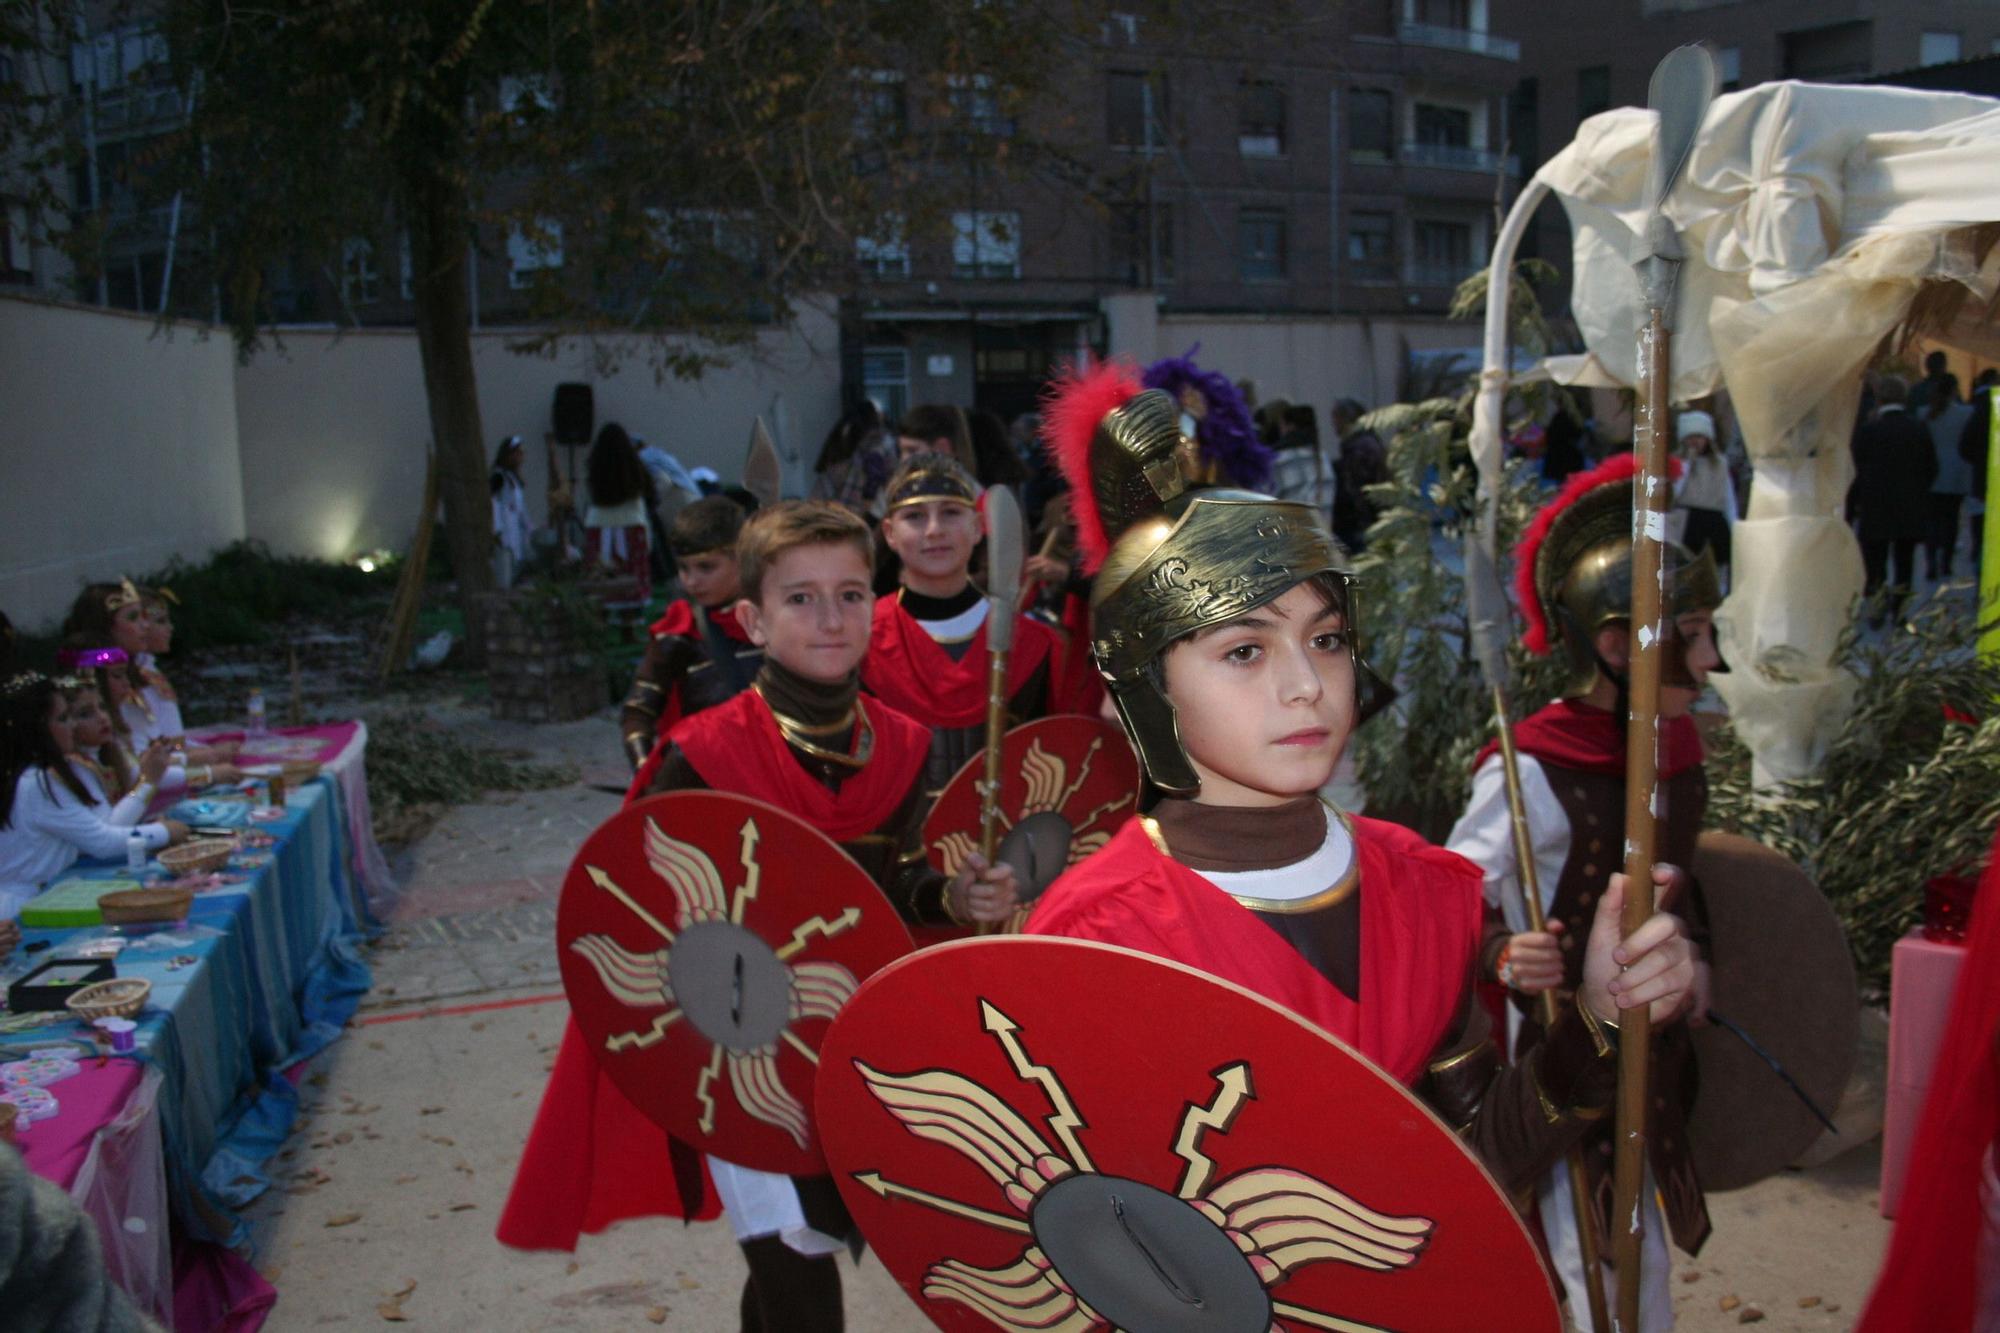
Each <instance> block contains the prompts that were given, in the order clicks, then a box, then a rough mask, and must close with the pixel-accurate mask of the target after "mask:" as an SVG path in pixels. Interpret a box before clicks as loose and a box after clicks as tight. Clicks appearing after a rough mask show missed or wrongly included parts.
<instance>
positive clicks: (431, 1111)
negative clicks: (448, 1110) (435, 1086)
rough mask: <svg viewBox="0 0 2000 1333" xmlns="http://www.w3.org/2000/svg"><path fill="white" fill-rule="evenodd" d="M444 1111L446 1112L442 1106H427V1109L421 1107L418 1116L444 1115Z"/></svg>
mask: <svg viewBox="0 0 2000 1333" xmlns="http://www.w3.org/2000/svg"><path fill="white" fill-rule="evenodd" d="M443 1111H444V1108H443V1107H442V1106H425V1107H421V1108H419V1110H418V1111H417V1114H418V1115H439V1114H442V1113H443Z"/></svg>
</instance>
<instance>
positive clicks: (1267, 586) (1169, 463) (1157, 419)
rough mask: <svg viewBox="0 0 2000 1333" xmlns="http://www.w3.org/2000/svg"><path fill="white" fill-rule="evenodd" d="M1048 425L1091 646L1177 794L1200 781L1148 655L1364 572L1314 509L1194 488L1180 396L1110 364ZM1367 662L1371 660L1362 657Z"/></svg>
mask: <svg viewBox="0 0 2000 1333" xmlns="http://www.w3.org/2000/svg"><path fill="white" fill-rule="evenodd" d="M1044 430H1045V433H1046V436H1047V439H1048V441H1049V443H1050V445H1051V447H1052V448H1053V450H1054V452H1055V454H1056V456H1057V459H1058V461H1059V462H1060V463H1061V465H1062V468H1063V471H1064V474H1065V475H1066V476H1068V477H1069V480H1070V487H1071V492H1072V495H1073V496H1075V497H1076V498H1075V500H1074V501H1073V502H1072V509H1073V512H1074V513H1075V516H1076V521H1077V539H1078V544H1079V546H1080V547H1081V548H1082V550H1083V553H1084V560H1085V568H1086V570H1088V569H1092V568H1095V571H1096V577H1095V580H1094V582H1093V584H1092V587H1091V595H1090V610H1091V624H1092V636H1091V649H1092V652H1093V653H1094V654H1095V656H1096V658H1097V666H1098V670H1099V671H1100V672H1101V673H1102V675H1103V676H1104V680H1105V684H1106V687H1107V688H1108V690H1109V691H1110V694H1111V699H1112V703H1113V704H1114V705H1115V706H1116V707H1117V709H1118V716H1119V718H1120V719H1121V720H1122V721H1123V722H1124V724H1125V730H1126V733H1127V734H1128V735H1130V736H1131V738H1132V743H1133V745H1134V746H1135V747H1136V748H1137V749H1138V751H1139V758H1140V761H1141V762H1142V763H1143V764H1144V765H1145V769H1146V776H1147V777H1149V778H1150V779H1152V781H1153V782H1154V784H1155V785H1157V786H1159V787H1161V788H1163V789H1165V790H1167V791H1170V792H1179V793H1191V792H1194V791H1196V790H1198V789H1199V788H1200V786H1201V780H1200V778H1199V777H1198V776H1197V775H1196V773H1195V771H1194V766H1193V764H1192V763H1191V762H1190V761H1189V759H1188V756H1187V752H1186V750H1185V749H1184V748H1183V747H1182V745H1181V739H1180V729H1179V726H1178V724H1177V723H1176V722H1175V719H1174V707H1173V704H1172V703H1171V702H1170V701H1169V700H1168V699H1167V696H1166V694H1165V693H1164V691H1162V689H1161V688H1160V686H1159V684H1158V683H1157V681H1158V673H1157V672H1155V671H1150V670H1149V669H1148V668H1149V667H1150V665H1151V664H1152V663H1153V662H1154V661H1155V660H1156V659H1158V658H1159V656H1160V655H1161V654H1162V653H1164V652H1165V651H1166V650H1167V648H1168V646H1169V645H1171V644H1173V643H1174V642H1175V641H1177V640H1179V639H1182V638H1185V637H1186V636H1187V635H1189V634H1192V633H1194V632H1195V631H1197V630H1201V629H1207V628H1209V627H1210V626H1213V625H1220V624H1222V623H1223V622H1224V621H1227V620H1232V619H1234V618H1236V617H1237V616H1240V615H1242V614H1244V613H1245V612H1247V611H1250V610H1252V609H1254V608H1256V607H1259V606H1262V605H1264V604H1265V603H1267V602H1271V601H1274V600H1276V599H1277V598H1279V597H1281V596H1283V595H1284V594H1285V592H1286V591H1287V590H1289V589H1291V588H1292V587H1294V586H1296V585H1297V584H1299V583H1300V582H1302V581H1304V580H1306V579H1309V578H1312V577H1313V576H1314V575H1317V574H1335V575H1338V576H1339V577H1340V579H1341V581H1342V583H1343V585H1344V586H1345V587H1346V588H1347V589H1348V599H1347V600H1348V605H1347V615H1348V618H1349V626H1348V628H1349V630H1350V638H1349V643H1350V651H1352V648H1351V645H1352V643H1353V639H1352V634H1351V631H1352V629H1353V624H1352V619H1353V615H1354V604H1353V581H1352V579H1351V577H1350V576H1349V574H1348V571H1347V569H1346V567H1345V560H1344V558H1343V555H1342V552H1341V549H1340V546H1339V544H1338V543H1337V542H1336V541H1335V540H1334V538H1333V534H1332V533H1331V532H1330V531H1329V530H1328V528H1327V524H1326V519H1325V517H1324V516H1322V515H1320V514H1319V513H1317V512H1316V511H1314V510H1313V509H1312V508H1311V507H1310V506H1307V505H1302V504H1296V503H1293V502H1291V501H1286V500H1278V499H1274V498H1273V497H1271V496H1268V495H1259V494H1257V493H1256V492H1254V491H1244V490H1234V489H1193V488H1191V480H1190V479H1191V478H1192V477H1194V476H1197V475H1199V469H1200V457H1199V453H1198V450H1197V447H1196V445H1195V444H1194V442H1193V441H1191V440H1189V439H1187V438H1186V437H1184V436H1183V435H1182V434H1181V431H1180V404H1179V403H1177V402H1176V401H1175V400H1174V398H1173V397H1172V396H1171V395H1170V394H1168V393H1166V392H1164V391H1162V390H1159V389H1142V388H1141V387H1140V384H1139V378H1138V375H1137V372H1136V371H1135V370H1133V368H1132V367H1130V366H1128V365H1125V364H1123V363H1120V362H1110V363H1107V364H1104V365H1100V366H1098V367H1096V368H1094V369H1092V370H1089V371H1085V372H1081V373H1078V374H1075V375H1072V376H1071V377H1069V378H1068V379H1066V380H1065V381H1063V382H1062V383H1060V384H1059V385H1058V386H1057V388H1056V391H1055V392H1054V394H1053V395H1052V396H1051V397H1050V399H1049V402H1048V411H1047V413H1046V414H1045V416H1044ZM1356 667H1357V671H1358V672H1359V671H1360V670H1361V669H1362V668H1361V663H1360V661H1359V659H1358V658H1357V660H1356Z"/></svg>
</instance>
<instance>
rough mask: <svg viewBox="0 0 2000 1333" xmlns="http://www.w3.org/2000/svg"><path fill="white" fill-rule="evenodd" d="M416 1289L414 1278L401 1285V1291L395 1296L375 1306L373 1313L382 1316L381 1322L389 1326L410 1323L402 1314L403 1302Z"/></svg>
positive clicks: (408, 1318)
mask: <svg viewBox="0 0 2000 1333" xmlns="http://www.w3.org/2000/svg"><path fill="white" fill-rule="evenodd" d="M416 1289H417V1280H416V1279H415V1278H411V1279H410V1280H409V1281H407V1282H405V1283H404V1284H403V1288H402V1290H400V1291H398V1292H396V1293H395V1294H393V1295H392V1296H390V1297H389V1299H388V1300H386V1301H383V1302H382V1303H381V1304H380V1305H378V1306H376V1307H375V1313H376V1314H378V1315H381V1316H382V1320H383V1322H384V1323H390V1324H406V1323H408V1322H409V1321H410V1317H409V1316H408V1315H406V1314H404V1313H403V1302H404V1301H406V1300H408V1299H409V1296H410V1293H411V1292H413V1291H415V1290H416Z"/></svg>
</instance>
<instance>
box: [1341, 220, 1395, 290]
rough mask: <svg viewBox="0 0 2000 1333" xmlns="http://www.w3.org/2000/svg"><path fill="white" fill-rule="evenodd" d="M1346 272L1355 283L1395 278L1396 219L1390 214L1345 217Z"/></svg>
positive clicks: (1385, 280)
mask: <svg viewBox="0 0 2000 1333" xmlns="http://www.w3.org/2000/svg"><path fill="white" fill-rule="evenodd" d="M1347 272H1348V276H1349V277H1351V278H1353V279H1354V281H1356V282H1393V281H1395V278H1396V218H1395V215H1394V214H1391V213H1350V214H1348V215H1347Z"/></svg>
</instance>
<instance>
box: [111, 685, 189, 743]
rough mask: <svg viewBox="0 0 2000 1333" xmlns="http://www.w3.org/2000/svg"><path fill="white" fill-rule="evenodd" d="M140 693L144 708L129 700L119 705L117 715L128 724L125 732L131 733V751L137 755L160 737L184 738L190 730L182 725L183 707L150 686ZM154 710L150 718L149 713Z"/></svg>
mask: <svg viewBox="0 0 2000 1333" xmlns="http://www.w3.org/2000/svg"><path fill="white" fill-rule="evenodd" d="M139 693H140V694H141V695H142V696H144V698H145V700H146V702H145V704H144V705H143V706H142V705H141V704H140V703H139V701H138V700H136V699H127V700H126V701H125V702H124V703H122V704H120V705H118V715H119V717H121V718H123V719H124V721H125V729H126V730H127V731H129V732H131V733H132V749H133V750H134V751H135V752H137V751H139V750H143V749H145V748H146V747H147V746H148V745H151V744H152V743H153V741H154V740H155V739H156V738H157V737H160V736H185V735H187V727H186V726H184V725H183V724H182V722H181V706H180V704H178V703H176V702H175V701H174V700H172V699H169V698H166V697H165V696H163V695H162V694H161V693H160V692H159V690H158V689H156V688H155V687H153V686H151V685H147V686H145V687H144V688H142V689H141V690H140V691H139ZM148 708H150V709H151V710H152V712H151V714H150V715H149V714H148V713H147V711H146V710H147V709H148Z"/></svg>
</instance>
